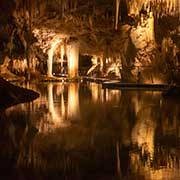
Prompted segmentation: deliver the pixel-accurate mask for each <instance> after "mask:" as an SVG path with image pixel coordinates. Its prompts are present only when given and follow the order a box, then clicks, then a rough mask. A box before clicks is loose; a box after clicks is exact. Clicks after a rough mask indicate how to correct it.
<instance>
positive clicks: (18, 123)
mask: <svg viewBox="0 0 180 180" xmlns="http://www.w3.org/2000/svg"><path fill="white" fill-rule="evenodd" d="M30 87H31V88H32V89H34V90H36V91H38V92H40V94H41V96H40V98H38V99H37V100H35V101H34V102H32V103H25V104H20V105H17V106H14V107H11V108H8V109H7V110H6V111H5V112H1V116H0V120H1V121H0V123H1V124H0V127H1V128H0V137H1V138H0V139H1V141H0V142H1V143H0V159H1V162H3V165H2V164H0V168H1V169H3V168H4V167H12V171H14V174H13V179H14V177H19V176H23V177H26V176H27V175H28V174H29V173H31V175H32V177H33V178H35V179H36V178H37V177H38V179H41V178H42V179H48V178H49V177H52V178H54V179H58V178H59V177H60V178H62V179H116V178H122V179H147V180H156V179H157V180H160V179H172V180H175V179H179V178H180V168H179V167H180V156H179V152H180V123H179V118H180V104H179V103H178V102H177V101H175V100H165V99H163V98H162V96H161V92H151V91H147V92H146V91H125V90H123V91H119V90H104V89H102V88H101V85H99V84H94V83H81V84H78V83H42V84H32V85H31V84H30ZM14 167H16V168H15V169H14ZM17 170H18V174H17V173H16V171H17Z"/></svg>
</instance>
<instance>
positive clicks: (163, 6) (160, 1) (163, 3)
mask: <svg viewBox="0 0 180 180" xmlns="http://www.w3.org/2000/svg"><path fill="white" fill-rule="evenodd" d="M129 8H130V9H129V13H130V15H132V14H134V15H138V14H139V12H140V11H141V10H146V11H147V12H150V11H153V12H154V14H155V15H156V16H157V17H159V16H163V15H172V16H174V15H179V14H180V0H133V1H129Z"/></svg>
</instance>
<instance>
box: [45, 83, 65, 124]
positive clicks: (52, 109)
mask: <svg viewBox="0 0 180 180" xmlns="http://www.w3.org/2000/svg"><path fill="white" fill-rule="evenodd" d="M48 103H49V112H50V115H51V118H52V122H53V123H54V124H55V126H60V125H61V123H62V122H63V118H62V117H61V116H60V115H59V114H58V113H57V112H56V109H55V106H54V100H53V84H52V83H49V84H48Z"/></svg>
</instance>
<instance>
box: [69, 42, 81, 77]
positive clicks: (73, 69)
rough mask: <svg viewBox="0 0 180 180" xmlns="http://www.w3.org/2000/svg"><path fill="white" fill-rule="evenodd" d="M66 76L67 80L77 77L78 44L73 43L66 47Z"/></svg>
mask: <svg viewBox="0 0 180 180" xmlns="http://www.w3.org/2000/svg"><path fill="white" fill-rule="evenodd" d="M67 56H68V75H69V78H77V77H78V65H79V42H78V41H73V42H70V43H69V44H68V45H67Z"/></svg>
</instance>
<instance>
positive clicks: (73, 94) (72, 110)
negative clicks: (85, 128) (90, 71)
mask: <svg viewBox="0 0 180 180" xmlns="http://www.w3.org/2000/svg"><path fill="white" fill-rule="evenodd" d="M78 90H79V88H78V84H75V83H70V84H69V89H68V117H69V118H73V117H75V116H77V114H78V113H79V91H78Z"/></svg>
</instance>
